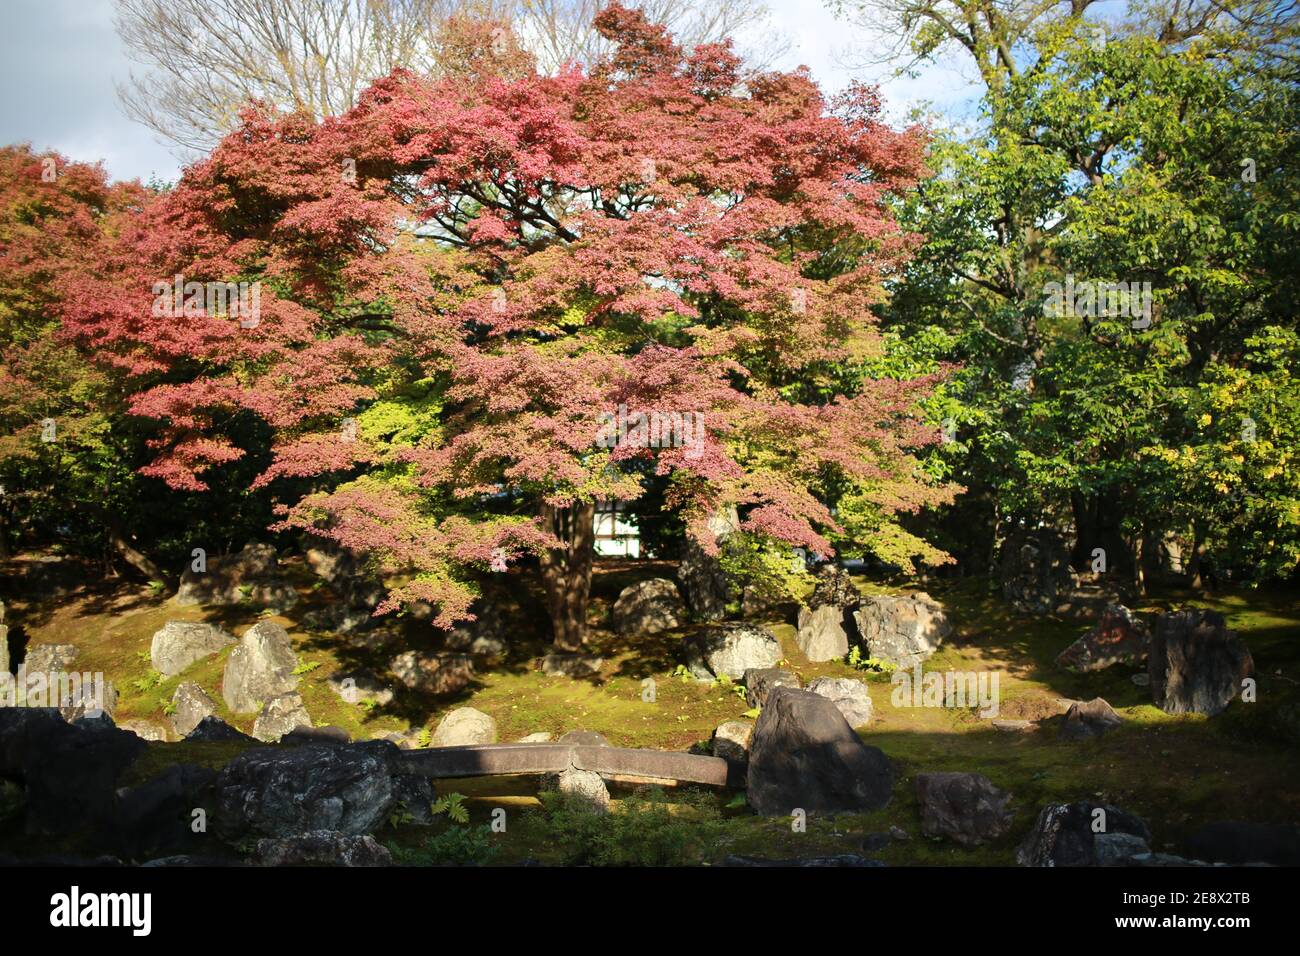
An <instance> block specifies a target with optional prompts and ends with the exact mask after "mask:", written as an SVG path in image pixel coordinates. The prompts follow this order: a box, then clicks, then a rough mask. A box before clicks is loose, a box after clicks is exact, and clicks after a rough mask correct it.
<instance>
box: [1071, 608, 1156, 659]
mask: <svg viewBox="0 0 1300 956" xmlns="http://www.w3.org/2000/svg"><path fill="white" fill-rule="evenodd" d="M1150 643H1151V635H1150V633H1149V632H1148V631H1147V626H1146V624H1145V623H1144V622H1143V621H1142V619H1141V618H1139V617H1138V616H1137V615H1135V614H1134V613H1133V612H1132V611H1130V610H1129V609H1128V608H1126V607H1125V606H1124V605H1122V604H1112V605H1110V606H1109V607H1107V608H1106V610H1105V611H1103V612H1102V615H1101V618H1100V619H1099V620H1098V621H1097V624H1096V625H1095V626H1094V627H1093V628H1092V630H1090V631H1088V633H1087V634H1085V635H1083V637H1081V638H1079V639H1078V640H1077V641H1075V642H1074V643H1073V644H1071V645H1070V646H1069V647H1067V648H1066V649H1065V650H1063V651H1061V653H1060V654H1058V655H1057V657H1056V666H1057V667H1062V668H1064V669H1065V670H1067V671H1071V672H1073V673H1075V674H1084V673H1089V672H1091V671H1099V670H1103V669H1104V668H1107V667H1110V666H1112V665H1114V664H1140V663H1141V662H1142V661H1144V660H1146V657H1147V649H1148V647H1149V646H1150Z"/></svg>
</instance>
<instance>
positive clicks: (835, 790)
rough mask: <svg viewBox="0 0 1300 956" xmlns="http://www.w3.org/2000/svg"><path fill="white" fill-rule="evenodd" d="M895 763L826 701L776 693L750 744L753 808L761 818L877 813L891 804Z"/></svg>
mask: <svg viewBox="0 0 1300 956" xmlns="http://www.w3.org/2000/svg"><path fill="white" fill-rule="evenodd" d="M893 786H894V773H893V769H892V768H891V767H890V764H889V760H888V759H887V758H886V757H885V755H884V754H883V753H881V752H880V750H878V749H877V748H875V747H868V746H867V745H866V744H864V743H863V742H862V741H861V740H860V739H859V738H858V735H857V734H855V733H854V732H853V728H851V727H850V726H849V725H848V722H847V721H846V720H845V719H844V715H843V714H841V713H840V712H839V709H838V708H836V706H835V705H834V704H833V703H831V701H830V700H828V699H827V698H825V697H821V696H819V695H817V694H814V693H811V692H809V691H806V690H796V689H795V688H793V687H777V688H774V689H773V691H772V693H771V695H770V696H769V697H768V699H767V705H766V706H765V707H764V708H763V712H762V713H761V714H760V715H759V718H758V722H757V723H756V724H755V726H754V735H753V737H752V738H751V739H750V744H749V775H748V781H747V784H746V795H747V798H748V801H749V805H750V806H751V807H753V808H754V809H755V810H756V811H757V812H758V813H760V814H762V815H763V816H777V815H788V814H790V813H791V812H793V811H794V810H797V809H798V810H803V811H805V812H807V813H835V812H839V811H848V812H860V811H866V810H879V809H881V808H882V807H884V806H885V805H887V804H888V803H889V799H890V795H891V791H892V790H893Z"/></svg>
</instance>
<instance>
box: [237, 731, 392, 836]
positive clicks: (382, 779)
mask: <svg viewBox="0 0 1300 956" xmlns="http://www.w3.org/2000/svg"><path fill="white" fill-rule="evenodd" d="M397 753H398V750H397V748H396V747H394V746H393V745H392V744H390V743H388V742H387V741H381V740H371V741H366V742H365V743H359V744H349V745H347V746H329V745H323V744H309V745H307V746H303V747H293V748H280V747H258V748H255V749H252V750H247V751H245V752H244V753H242V754H240V755H239V756H238V757H236V758H235V759H234V760H232V761H231V762H230V763H228V764H226V766H225V768H224V769H222V771H221V773H220V775H219V776H218V777H217V782H216V789H217V807H218V812H217V824H218V830H219V832H220V833H221V834H222V835H223V836H224V837H226V838H227V839H240V838H242V837H244V836H245V835H247V834H256V835H260V836H269V837H285V836H295V835H298V834H302V833H308V832H311V831H312V830H337V831H339V832H340V833H346V834H361V833H367V832H369V831H371V830H373V829H375V828H376V827H377V826H379V825H380V824H381V823H383V822H384V821H385V820H387V819H388V814H389V811H391V810H392V808H393V805H394V803H395V800H396V797H395V795H394V793H393V784H392V773H393V770H394V768H395V765H396V759H395V758H396V754H397Z"/></svg>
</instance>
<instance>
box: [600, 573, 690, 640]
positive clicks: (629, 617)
mask: <svg viewBox="0 0 1300 956" xmlns="http://www.w3.org/2000/svg"><path fill="white" fill-rule="evenodd" d="M613 623H614V630H615V631H617V632H618V633H619V634H622V635H624V636H626V637H640V636H643V635H649V634H658V633H659V632H660V631H668V630H671V629H672V628H675V627H681V626H682V625H683V624H685V623H686V605H685V603H684V602H683V601H682V596H681V593H680V592H679V591H678V590H677V585H676V584H674V583H673V582H672V581H670V580H668V579H667V578H650V579H649V580H647V581H638V582H637V583H636V584H633V585H630V586H629V587H626V588H624V589H623V590H622V591H621V592H620V593H619V596H618V600H617V601H615V602H614V610H613Z"/></svg>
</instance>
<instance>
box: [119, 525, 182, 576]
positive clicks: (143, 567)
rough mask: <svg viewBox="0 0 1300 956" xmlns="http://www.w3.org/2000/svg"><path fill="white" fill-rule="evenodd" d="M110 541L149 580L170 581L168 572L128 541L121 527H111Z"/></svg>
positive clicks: (121, 555)
mask: <svg viewBox="0 0 1300 956" xmlns="http://www.w3.org/2000/svg"><path fill="white" fill-rule="evenodd" d="M108 543H109V544H110V545H111V546H112V548H113V550H114V551H116V552H117V554H118V556H119V557H121V559H122V560H123V561H125V562H126V563H127V564H129V565H130V566H131V567H133V568H135V569H136V570H137V571H139V572H140V573H141V574H143V575H144V576H145V577H146V578H147V579H148V580H150V581H161V582H163V583H164V584H169V583H170V582H169V581H168V580H167V572H165V571H164V570H163V569H162V568H160V567H158V565H156V564H154V563H153V561H151V560H149V556H148V555H146V554H145V553H144V552H142V551H140V550H138V549H137V548H135V547H134V546H133V545H132V544H131V543H130V542H129V541H127V540H126V536H125V535H123V534H122V532H121V531H120V530H119V529H117V528H111V529H109V532H108Z"/></svg>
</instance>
